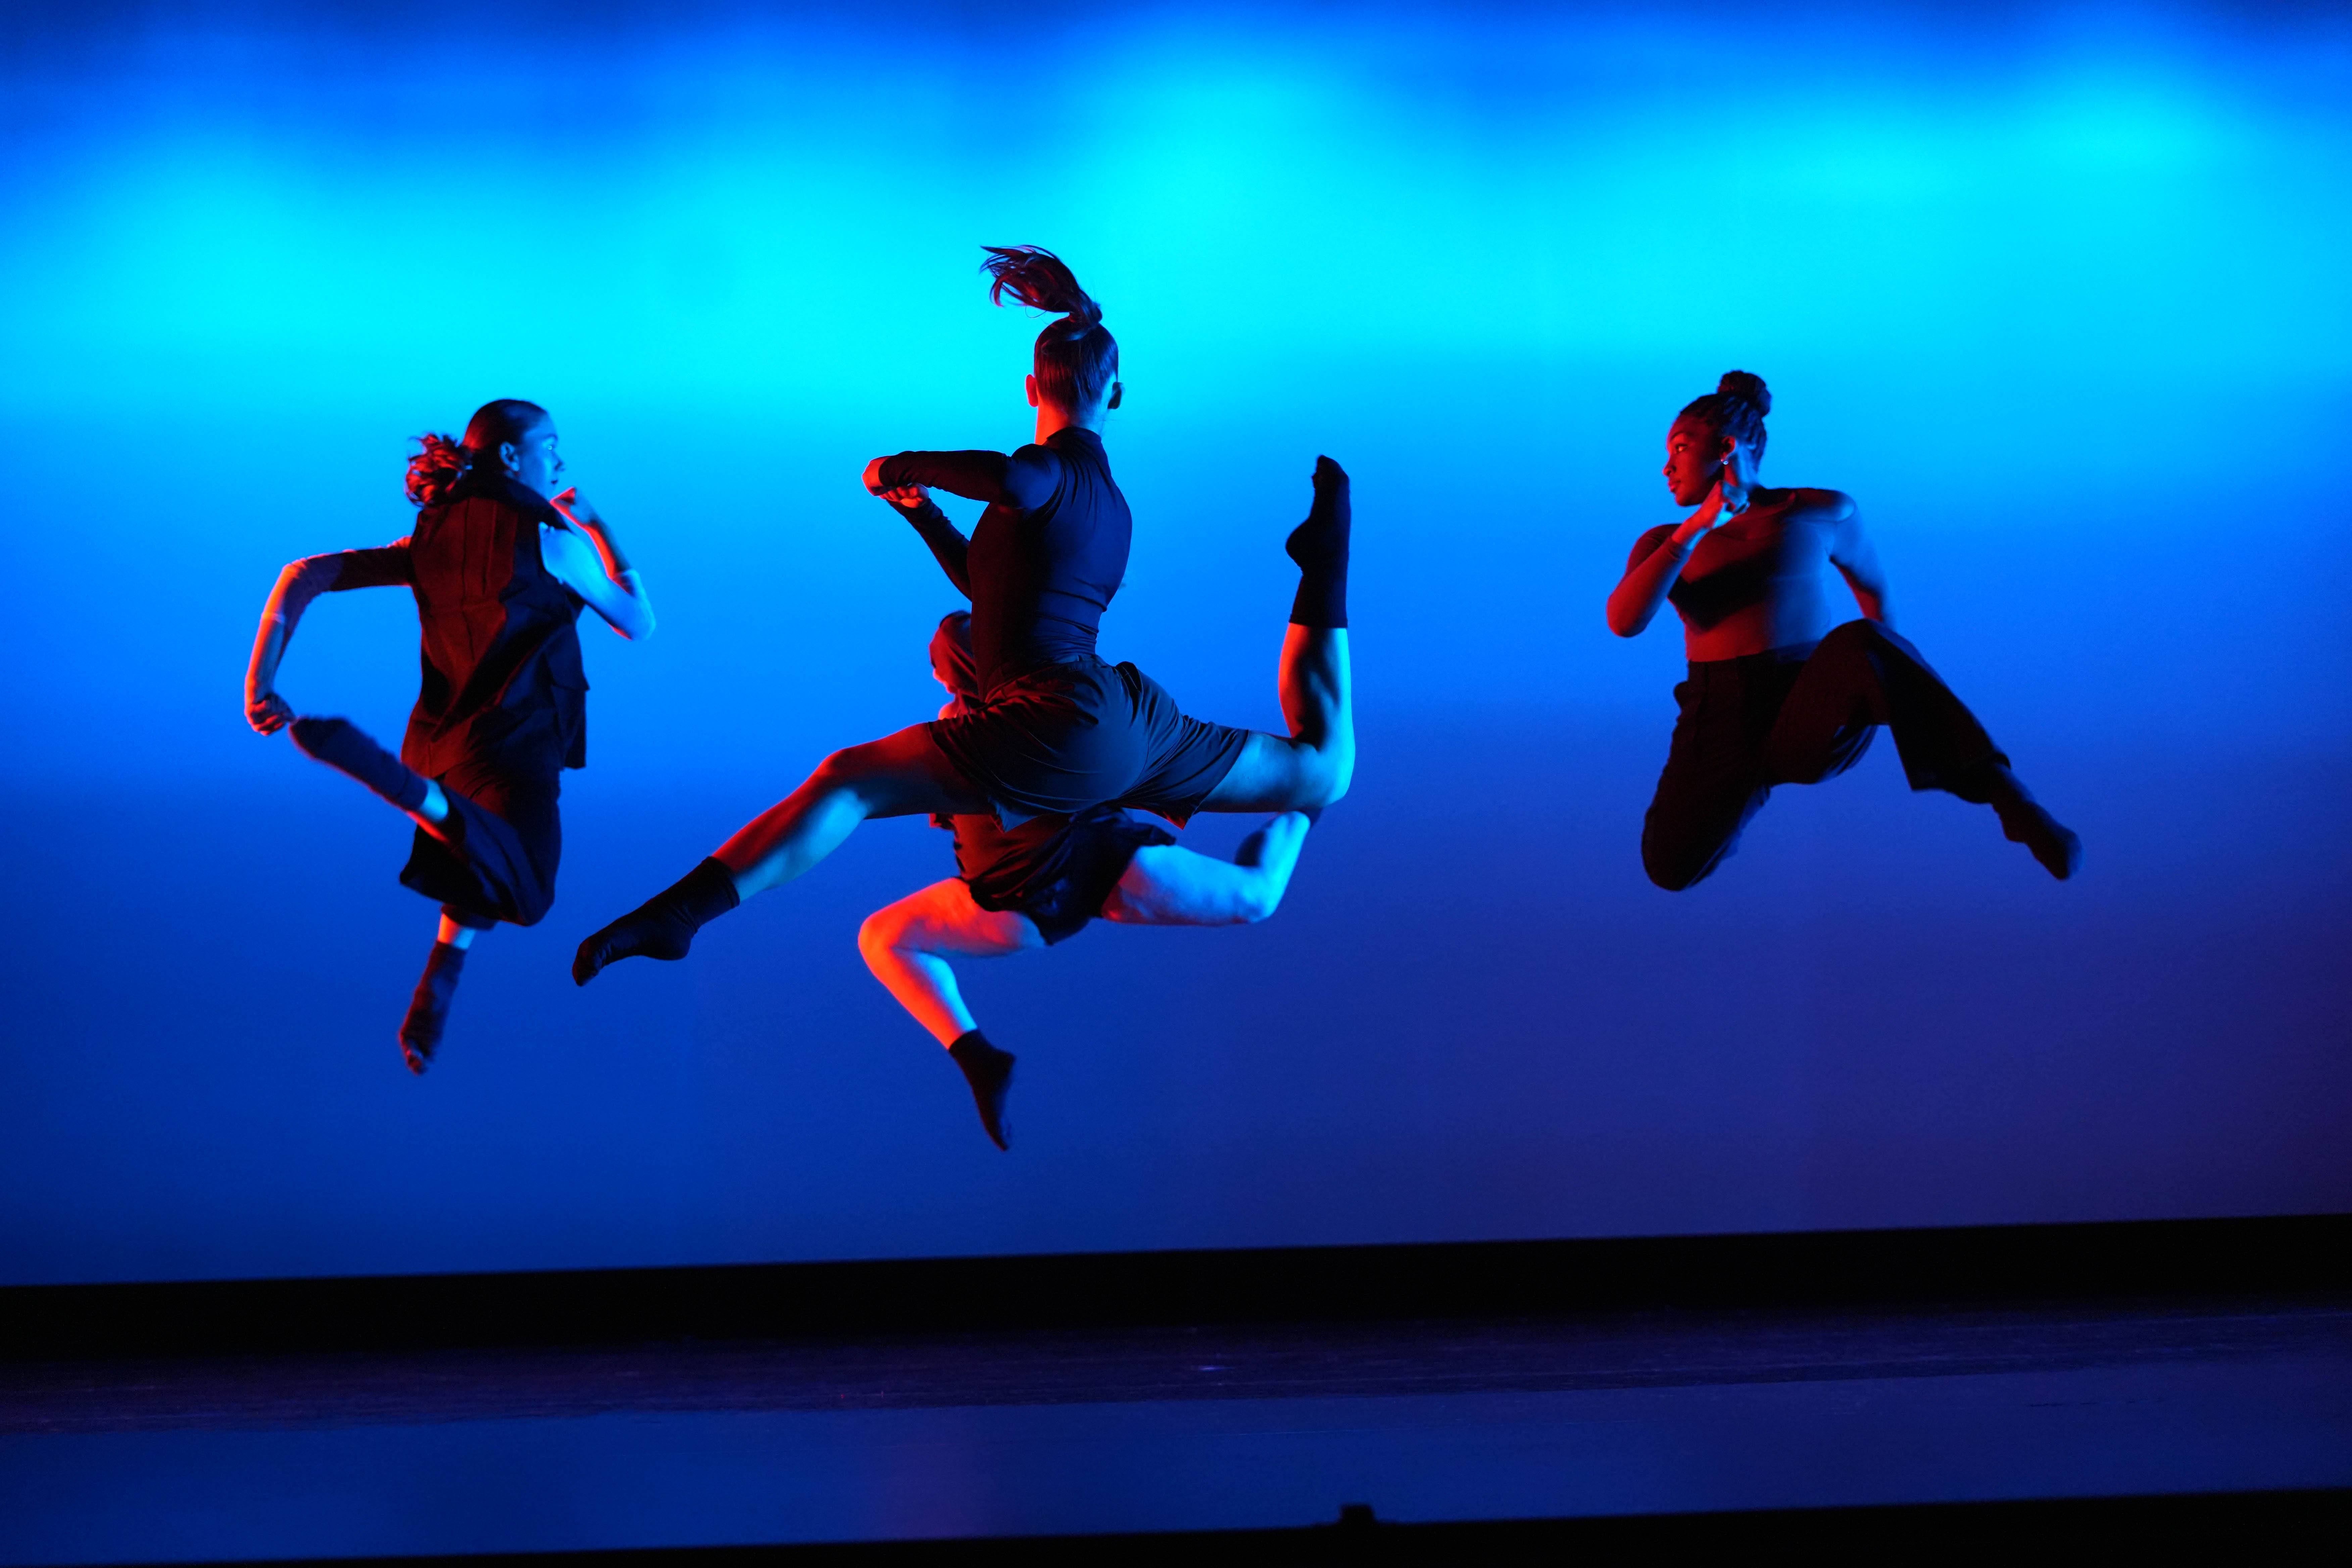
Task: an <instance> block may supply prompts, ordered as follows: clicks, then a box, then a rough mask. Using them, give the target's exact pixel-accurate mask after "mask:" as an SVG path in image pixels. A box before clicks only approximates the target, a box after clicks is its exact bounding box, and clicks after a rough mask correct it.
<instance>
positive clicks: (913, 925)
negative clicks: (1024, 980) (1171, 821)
mask: <svg viewBox="0 0 2352 1568" xmlns="http://www.w3.org/2000/svg"><path fill="white" fill-rule="evenodd" d="M931 674H932V675H933V676H934V677H935V678H936V679H938V680H939V682H940V685H942V686H944V687H946V688H947V689H948V693H949V702H948V705H947V706H946V707H945V708H943V709H941V710H940V718H941V719H951V718H955V717H957V716H959V715H961V714H966V713H971V712H974V711H976V710H978V709H979V708H980V706H981V702H982V699H981V695H980V685H979V679H978V676H979V672H978V668H977V667H976V666H975V665H974V663H973V661H972V655H971V616H970V615H968V614H966V613H965V612H964V611H961V610H958V611H956V612H955V613H954V614H952V615H950V616H947V617H946V618H945V619H944V620H942V621H940V626H939V630H938V631H937V632H936V633H934V634H933V635H932V637H931ZM1312 816H1313V814H1311V813H1307V812H1299V811H1291V812H1285V813H1282V814H1281V815H1279V816H1276V817H1275V818H1274V819H1273V820H1272V821H1270V822H1268V823H1267V824H1266V825H1265V826H1264V827H1261V828H1259V829H1258V830H1257V831H1256V832H1255V833H1253V834H1251V835H1250V836H1249V837H1247V838H1245V839H1244V840H1243V841H1242V845H1241V847H1240V849H1239V850H1238V851H1236V852H1235V854H1234V858H1233V859H1232V860H1230V861H1227V860H1219V859H1215V858H1212V857H1210V856H1207V855H1201V854H1196V853H1195V852H1193V851H1192V850H1190V849H1186V848H1182V847H1180V846H1179V845H1178V844H1177V843H1176V840H1175V838H1174V837H1172V836H1171V835H1170V834H1169V833H1168V832H1167V831H1166V830H1165V829H1163V828H1160V827H1156V826H1152V825H1150V824H1149V823H1145V822H1140V821H1138V820H1137V819H1136V818H1135V817H1134V816H1130V815H1129V813H1128V812H1126V811H1125V810H1122V809H1121V808H1119V807H1118V806H1115V805H1098V806H1095V807H1093V808H1091V809H1089V810H1087V811H1084V812H1081V813H1079V814H1078V815H1077V816H1075V817H1070V816H1033V817H1031V818H1030V819H1029V820H1028V821H1026V822H1024V823H1023V824H1021V825H1020V826H1018V827H1014V828H1011V829H1009V830H1008V829H1006V828H1005V827H1003V826H1001V825H999V823H998V822H997V820H996V818H994V817H992V816H979V815H965V816H954V817H940V818H937V819H935V824H936V826H941V827H948V828H951V829H952V830H953V831H954V833H955V856H956V873H957V874H956V875H955V876H953V877H950V878H949V879H946V880H945V881H940V882H934V883H932V884H931V885H930V886H929V887H928V888H925V889H922V890H920V891H919V892H914V893H909V894H908V895H907V896H906V897H905V898H903V899H900V900H898V902H896V903H894V904H890V905H888V906H887V907H886V908H884V909H880V910H876V911H875V912H874V913H873V914H872V915H870V916H868V917H867V918H866V923H865V924H864V925H863V926H861V927H860V928H859V930H858V932H857V949H858V952H860V953H862V954H863V955H864V956H865V959H866V967H867V968H868V969H870V970H872V971H873V972H874V978H876V979H877V980H879V981H880V982H881V983H882V984H883V985H884V986H885V987H886V988H887V990H888V991H889V993H890V994H891V995H893V996H895V997H897V998H898V1005H900V1006H902V1007H904V1008H906V1009H907V1011H908V1014H909V1015H911V1016H913V1018H914V1020H915V1021H916V1022H917V1023H918V1024H920V1025H921V1026H923V1027H924V1028H925V1029H927V1030H929V1032H930V1033H931V1035H932V1037H934V1038H936V1039H937V1040H938V1041H939V1042H940V1045H942V1046H945V1047H947V1048H948V1049H949V1051H950V1052H955V1051H958V1050H961V1051H963V1052H964V1053H965V1054H966V1055H971V1054H973V1053H974V1052H975V1050H976V1048H977V1047H981V1046H985V1045H987V1037H986V1036H984V1035H982V1033H981V1030H980V1025H979V1023H978V1021H977V1020H975V1019H974V1018H973V1017H972V1016H971V1008H969V1007H968V1006H966V1005H964V1000H963V993H962V991H961V988H960V987H959V986H958V985H957V984H956V977H955V971H954V969H953V968H951V967H950V964H949V962H948V961H949V960H950V959H951V958H1007V957H1010V956H1012V955H1013V954H1014V953H1017V952H1035V951H1037V950H1038V949H1039V948H1041V947H1050V946H1052V945H1054V944H1055V943H1056V942H1065V941H1066V940H1068V939H1069V938H1071V937H1073V936H1076V934H1077V933H1078V932H1079V931H1082V930H1084V929H1085V927H1086V925H1087V922H1088V921H1093V920H1096V919H1097V918H1099V919H1102V920H1107V921H1119V922H1122V923H1125V924H1129V925H1163V926H1164V925H1188V926H1207V925H1254V924H1255V923H1256V922H1258V921H1263V920H1266V919H1268V918H1270V917H1271V916H1272V915H1273V913H1274V911H1275V910H1276V908H1277V907H1279V906H1280V904H1281V902H1282V895H1283V893H1284V891H1285V889H1287V888H1288V887H1289V885H1290V874H1291V872H1292V870H1293V869H1294V868H1296V867H1297V864H1298V852H1299V850H1300V849H1301V848H1303V847H1305V846H1306V842H1307V826H1308V823H1309V822H1310V821H1311V819H1312ZM988 1048H989V1049H991V1050H993V1049H994V1048H995V1047H992V1046H989V1047H988ZM1005 1087H1007V1085H1006V1084H1005V1083H1004V1082H1003V1081H997V1082H994V1083H989V1082H985V1081H975V1082H974V1083H973V1085H972V1089H973V1094H974V1098H975V1099H977V1100H978V1101H979V1105H980V1121H981V1125H982V1128H983V1129H985V1130H986V1131H987V1133H988V1135H989V1137H990V1138H991V1139H992V1140H994V1142H995V1143H996V1146H997V1147H998V1148H1000V1149H1002V1148H1004V1147H1006V1146H1007V1140H1008V1137H1009V1133H1008V1131H1007V1129H1006V1127H1005V1125H1004V1103H1003V1102H1004V1094H1003V1090H1004V1089H1005ZM989 1089H993V1090H994V1092H993V1093H991V1092H988V1090H989Z"/></svg>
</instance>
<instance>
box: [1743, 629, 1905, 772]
mask: <svg viewBox="0 0 2352 1568" xmlns="http://www.w3.org/2000/svg"><path fill="white" fill-rule="evenodd" d="M1876 634H1877V627H1876V626H1875V625H1874V623H1872V622H1869V621H1849V622H1847V623H1846V624H1845V625H1844V626H1839V627H1838V628H1837V629H1836V630H1834V631H1832V632H1831V633H1830V635H1829V636H1827V637H1823V638H1822V641H1821V645H1820V646H1819V647H1816V648H1814V649H1813V651H1812V653H1811V656H1810V657H1808V658H1806V659H1805V661H1804V663H1803V664H1802V665H1801V666H1799V667H1798V669H1797V673H1796V675H1795V677H1794V679H1791V680H1790V683H1789V694H1788V696H1787V697H1786V698H1785V699H1784V700H1782V701H1781V703H1780V712H1779V713H1778V714H1777V715H1775V717H1774V718H1773V721H1772V728H1771V731H1770V733H1769V735H1768V737H1767V738H1766V741H1765V750H1766V752H1767V755H1768V758H1769V770H1770V773H1771V775H1772V778H1773V780H1774V781H1775V782H1776V783H1780V784H1819V783H1820V782H1821V781H1822V780H1823V779H1826V778H1830V777H1832V776H1833V775H1835V774H1838V773H1843V772H1845V770H1846V769H1848V768H1850V767H1852V766H1853V764H1854V763H1858V762H1860V761H1861V760H1862V756H1863V753H1864V752H1867V751H1868V750H1870V737H1871V732H1872V731H1873V730H1874V729H1875V728H1876V727H1877V726H1878V725H1880V724H1883V723H1885V722H1886V719H1887V712H1886V689H1885V679H1884V677H1883V674H1882V672H1881V670H1880V668H1879V667H1878V662H1877V659H1876V658H1875V654H1876V652H1877V649H1878V647H1879V643H1878V639H1877V635H1876Z"/></svg>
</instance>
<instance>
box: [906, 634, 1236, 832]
mask: <svg viewBox="0 0 2352 1568" xmlns="http://www.w3.org/2000/svg"><path fill="white" fill-rule="evenodd" d="M930 731H931V737H932V739H933V740H934V741H936V742H938V743H939V748H940V751H941V752H945V753H946V754H947V758H948V760H949V761H950V763H954V764H955V768H956V771H957V772H958V773H961V774H962V775H963V776H964V777H965V778H966V779H967V780H969V781H970V782H971V784H972V786H973V787H974V788H976V789H978V790H979V791H980V792H981V793H982V794H983V795H987V796H988V799H989V803H990V804H991V805H993V806H994V807H995V808H996V811H997V814H998V816H999V817H1000V818H1001V819H1002V820H1003V824H1004V826H1008V827H1011V826H1017V825H1019V824H1020V823H1022V822H1024V821H1026V820H1027V819H1028V818H1030V817H1033V816H1068V817H1076V816H1079V815H1080V814H1081V813H1084V812H1087V811H1089V810H1091V809H1093V808H1094V807H1096V806H1098V805H1129V806H1134V807H1135V808H1137V809H1138V810H1140V811H1149V812H1151V813H1153V814H1154V815H1156V816H1164V817H1166V818H1168V819H1169V820H1170V821H1171V822H1173V823H1176V824H1177V825H1179V826H1181V825H1182V824H1183V822H1184V820H1185V819H1186V818H1187V817H1189V816H1192V813H1193V812H1195V811H1197V810H1199V809H1200V806H1201V802H1202V800H1204V799H1206V798H1207V797H1208V795H1209V792H1210V791H1212V790H1213V789H1215V788H1216V787H1217V785H1219V784H1223V782H1224V777H1225V775H1226V774H1227V773H1231V772H1232V771H1233V766H1234V763H1236V762H1238V761H1240V760H1241V754H1242V748H1243V747H1244V746H1245V745H1247V744H1248V743H1249V736H1250V732H1249V731H1247V730H1237V729H1235V728H1234V727H1233V726H1232V725H1230V724H1211V723H1206V722H1204V721H1202V720H1199V719H1193V718H1189V717H1187V716H1186V715H1185V713H1184V711H1183V710H1181V709H1180V708H1178V707H1177V706H1176V700H1175V699H1174V698H1172V697H1171V696H1169V695H1168V693H1167V692H1166V691H1165V690H1164V689H1161V687H1160V683H1159V682H1158V681H1155V680H1153V679H1151V678H1150V676H1147V675H1145V674H1144V673H1143V672H1142V671H1141V670H1139V669H1138V668H1135V666H1133V665H1131V664H1116V665H1115V664H1106V663H1104V662H1103V661H1102V660H1101V659H1098V658H1089V659H1086V660H1084V661H1079V662H1073V663H1068V664H1048V665H1043V666H1040V667H1039V668H1035V669H1033V670H1028V671H1025V672H1024V673H1023V674H1021V675H1019V676H1017V677H1015V678H1013V679H1010V680H1006V681H1003V682H1001V683H1000V684H999V685H998V686H997V687H996V688H995V689H993V690H992V691H991V692H990V693H989V695H988V700H986V701H985V702H983V703H982V704H981V705H979V706H978V707H976V708H974V709H973V710H971V711H970V712H964V713H957V714H953V715H950V716H949V717H947V718H944V719H935V720H933V721H931V724H930Z"/></svg>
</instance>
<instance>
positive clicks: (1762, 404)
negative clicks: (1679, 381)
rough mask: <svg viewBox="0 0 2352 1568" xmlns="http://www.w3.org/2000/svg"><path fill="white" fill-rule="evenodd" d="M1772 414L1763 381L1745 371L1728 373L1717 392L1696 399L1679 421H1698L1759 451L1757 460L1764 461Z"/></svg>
mask: <svg viewBox="0 0 2352 1568" xmlns="http://www.w3.org/2000/svg"><path fill="white" fill-rule="evenodd" d="M1771 412H1772V395H1771V393H1769V392H1768V391H1766V390H1765V387H1764V378H1763V377H1762V376H1760V375H1750V374H1748V373H1747V372H1746V371H1744V370H1727V371H1725V372H1724V373H1723V379H1722V380H1721V381H1718V382H1717V383H1716V384H1715V390H1714V391H1713V392H1710V393H1708V394H1707V395H1706V396H1705V397H1695V398H1693V399H1691V401H1690V404H1689V405H1688V406H1687V407H1685V409H1684V410H1683V411H1682V413H1681V414H1680V415H1679V416H1676V417H1677V418H1678V419H1690V420H1696V422H1697V423H1699V424H1702V425H1706V426H1710V427H1712V428H1713V429H1714V431H1715V432H1716V434H1717V435H1719V436H1728V437H1731V438H1732V439H1733V440H1735V441H1737V442H1738V443H1739V444H1740V445H1741V446H1743V447H1755V448H1756V460H1757V461H1758V462H1759V463H1760V462H1762V461H1763V460H1764V416H1766V415H1767V414H1769V413H1771Z"/></svg>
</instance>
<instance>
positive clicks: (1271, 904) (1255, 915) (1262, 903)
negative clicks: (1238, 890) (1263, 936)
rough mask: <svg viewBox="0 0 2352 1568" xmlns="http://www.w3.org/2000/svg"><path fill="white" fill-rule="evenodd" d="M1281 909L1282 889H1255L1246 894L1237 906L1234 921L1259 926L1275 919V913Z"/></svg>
mask: <svg viewBox="0 0 2352 1568" xmlns="http://www.w3.org/2000/svg"><path fill="white" fill-rule="evenodd" d="M1280 908H1282V893H1281V891H1280V889H1273V888H1253V889H1250V890H1249V891H1248V892H1246V893H1244V894H1243V895H1242V897H1241V900H1240V901H1239V903H1238V904H1236V905H1235V907H1234V921H1236V922H1238V923H1239V924H1242V925H1245V926H1254V925H1258V924H1261V923H1263V922H1264V921H1270V920H1272V919H1273V918H1274V911H1275V910H1278V909H1280Z"/></svg>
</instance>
